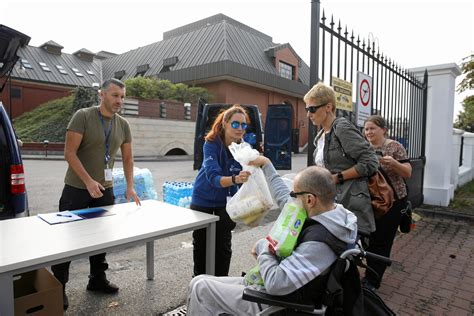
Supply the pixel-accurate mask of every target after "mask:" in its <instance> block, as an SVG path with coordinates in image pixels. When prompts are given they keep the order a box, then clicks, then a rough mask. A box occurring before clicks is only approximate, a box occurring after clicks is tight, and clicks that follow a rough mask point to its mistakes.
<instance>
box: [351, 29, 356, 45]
mask: <svg viewBox="0 0 474 316" xmlns="http://www.w3.org/2000/svg"><path fill="white" fill-rule="evenodd" d="M351 33H352V34H351V42H352V43H354V38H355V37H354V30H352V32H351Z"/></svg>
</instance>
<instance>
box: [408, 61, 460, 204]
mask: <svg viewBox="0 0 474 316" xmlns="http://www.w3.org/2000/svg"><path fill="white" fill-rule="evenodd" d="M425 69H427V70H428V103H427V104H428V109H427V118H426V152H425V155H426V165H425V176H424V188H423V195H424V203H425V204H430V205H440V206H448V204H449V201H450V200H451V199H452V197H453V195H454V189H455V187H454V184H453V183H451V182H452V181H451V165H452V159H453V158H452V155H451V152H452V148H453V115H454V93H455V90H456V84H455V79H456V77H457V76H459V75H460V74H461V70H460V69H459V67H458V66H457V65H456V64H454V63H450V64H442V65H434V66H428V67H420V68H414V69H410V71H411V72H413V73H414V74H415V76H416V77H417V78H418V79H419V80H421V81H423V75H424V72H425Z"/></svg>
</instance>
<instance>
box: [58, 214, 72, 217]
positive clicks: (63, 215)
mask: <svg viewBox="0 0 474 316" xmlns="http://www.w3.org/2000/svg"><path fill="white" fill-rule="evenodd" d="M56 216H62V217H72V215H65V214H56Z"/></svg>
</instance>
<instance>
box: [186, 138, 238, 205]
mask: <svg viewBox="0 0 474 316" xmlns="http://www.w3.org/2000/svg"><path fill="white" fill-rule="evenodd" d="M203 156H204V157H203V163H202V167H201V169H200V170H199V172H198V175H197V177H196V180H195V181H194V189H193V197H192V202H191V204H193V205H196V206H202V207H216V208H220V207H225V206H226V204H227V197H228V196H233V195H234V194H235V193H236V192H237V189H238V186H237V185H233V186H230V187H227V188H224V187H222V186H221V184H220V180H221V177H223V176H231V175H233V174H235V175H238V174H239V172H240V171H241V170H242V166H241V165H240V164H239V163H238V162H237V161H235V160H234V158H233V157H232V155H231V154H230V153H229V151H228V150H226V148H225V145H224V143H223V142H222V140H221V139H220V138H219V137H217V138H216V140H215V141H213V142H208V141H206V142H205V143H204V146H203Z"/></svg>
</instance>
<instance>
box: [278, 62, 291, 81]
mask: <svg viewBox="0 0 474 316" xmlns="http://www.w3.org/2000/svg"><path fill="white" fill-rule="evenodd" d="M293 68H294V67H293V66H292V65H289V64H287V63H284V62H282V61H280V76H281V77H283V78H286V79H290V80H293V79H294V71H293Z"/></svg>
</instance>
